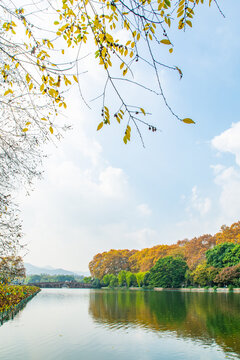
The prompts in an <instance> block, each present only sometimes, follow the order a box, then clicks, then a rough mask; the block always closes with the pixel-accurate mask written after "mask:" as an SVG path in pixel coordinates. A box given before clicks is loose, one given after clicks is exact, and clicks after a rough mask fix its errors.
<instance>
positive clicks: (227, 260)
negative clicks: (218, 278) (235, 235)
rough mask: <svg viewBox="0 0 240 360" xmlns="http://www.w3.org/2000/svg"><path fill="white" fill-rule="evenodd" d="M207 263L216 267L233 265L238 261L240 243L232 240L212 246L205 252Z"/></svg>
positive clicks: (239, 260)
mask: <svg viewBox="0 0 240 360" xmlns="http://www.w3.org/2000/svg"><path fill="white" fill-rule="evenodd" d="M206 259H207V264H208V265H210V266H214V267H217V268H223V267H226V266H228V267H229V266H234V265H237V264H239V263H240V244H234V243H232V242H229V243H222V244H219V245H216V246H214V248H213V249H209V250H208V251H207V252H206Z"/></svg>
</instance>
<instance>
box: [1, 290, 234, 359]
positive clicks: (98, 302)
mask: <svg viewBox="0 0 240 360" xmlns="http://www.w3.org/2000/svg"><path fill="white" fill-rule="evenodd" d="M0 359H1V360H2V359H3V360H13V359H14V360H17V359H21V360H52V359H58V360H62V359H66V360H75V359H76V360H93V359H94V360H95V359H97V360H110V359H111V360H120V359H121V360H125V359H126V360H128V359H131V360H155V359H156V360H163V359H167V360H173V359H178V360H183V359H184V360H190V359H191V360H195V359H198V360H199V359H201V360H221V359H240V294H216V293H180V292H167V291H165V292H153V291H134V290H131V291H111V290H87V289H43V290H42V291H41V292H40V293H39V294H38V295H37V296H36V297H35V298H33V300H31V301H30V302H29V303H28V304H27V306H26V307H25V308H24V309H23V310H22V311H20V312H19V313H18V314H17V315H16V317H15V318H14V319H13V320H10V321H8V322H6V323H4V324H3V325H2V326H0Z"/></svg>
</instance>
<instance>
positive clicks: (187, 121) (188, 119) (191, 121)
mask: <svg viewBox="0 0 240 360" xmlns="http://www.w3.org/2000/svg"><path fill="white" fill-rule="evenodd" d="M182 121H183V122H184V123H185V124H195V121H193V120H192V119H190V118H185V119H183V120H182Z"/></svg>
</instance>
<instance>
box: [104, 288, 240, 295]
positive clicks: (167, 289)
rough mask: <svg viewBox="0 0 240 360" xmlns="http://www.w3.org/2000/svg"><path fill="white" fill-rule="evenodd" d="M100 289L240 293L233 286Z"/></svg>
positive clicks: (239, 289) (239, 290) (238, 289)
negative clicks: (230, 287)
mask: <svg viewBox="0 0 240 360" xmlns="http://www.w3.org/2000/svg"><path fill="white" fill-rule="evenodd" d="M101 290H123V291H126V290H138V291H179V292H205V293H208V292H210V293H218V294H220V293H222V294H230V293H235V294H240V288H233V289H232V290H229V288H217V289H214V288H208V289H205V288H161V287H154V288H153V289H144V288H139V287H129V288H126V287H119V288H118V287H115V288H110V287H102V288H101Z"/></svg>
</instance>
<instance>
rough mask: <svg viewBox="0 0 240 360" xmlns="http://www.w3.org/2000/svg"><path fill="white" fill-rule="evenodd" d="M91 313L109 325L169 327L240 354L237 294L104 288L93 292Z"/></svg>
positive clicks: (146, 327)
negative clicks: (113, 289) (112, 289)
mask: <svg viewBox="0 0 240 360" xmlns="http://www.w3.org/2000/svg"><path fill="white" fill-rule="evenodd" d="M89 313H90V315H91V316H92V317H93V319H94V320H95V321H96V322H97V323H98V324H101V325H103V324H104V325H105V326H107V327H108V328H120V327H129V326H132V327H143V328H145V329H147V330H150V331H154V332H166V331H170V332H174V333H175V334H176V335H177V336H179V337H183V338H191V339H192V340H195V341H197V340H201V341H202V342H203V343H204V344H206V345H211V344H212V343H214V342H216V343H217V344H218V345H220V346H221V348H222V349H223V350H224V351H225V352H234V353H235V354H239V355H240V341H239V339H240V295H238V294H215V293H180V292H167V291H164V292H151V291H111V290H104V291H103V290H102V291H95V292H91V293H90V299H89Z"/></svg>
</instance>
